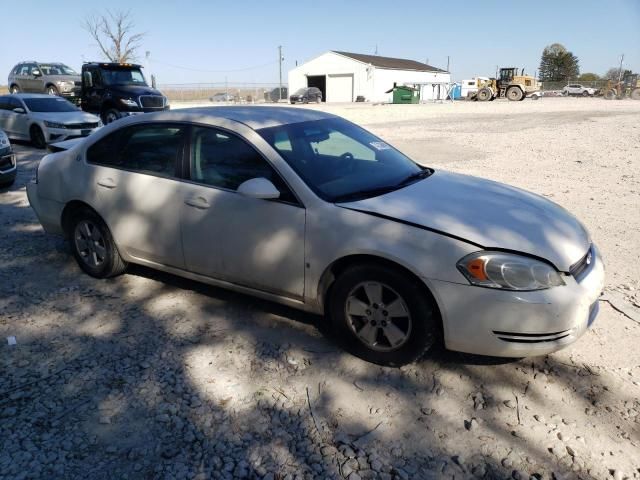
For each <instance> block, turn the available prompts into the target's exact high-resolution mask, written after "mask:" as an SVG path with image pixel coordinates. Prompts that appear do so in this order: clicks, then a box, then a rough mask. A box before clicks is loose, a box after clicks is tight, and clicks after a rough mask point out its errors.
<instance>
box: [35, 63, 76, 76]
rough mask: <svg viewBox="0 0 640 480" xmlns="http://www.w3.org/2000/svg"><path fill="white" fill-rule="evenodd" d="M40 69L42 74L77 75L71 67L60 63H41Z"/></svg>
mask: <svg viewBox="0 0 640 480" xmlns="http://www.w3.org/2000/svg"><path fill="white" fill-rule="evenodd" d="M40 71H41V72H42V74H43V75H78V73H77V72H76V71H75V70H74V69H73V68H71V67H67V66H66V65H64V64H62V63H41V64H40Z"/></svg>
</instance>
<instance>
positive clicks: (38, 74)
mask: <svg viewBox="0 0 640 480" xmlns="http://www.w3.org/2000/svg"><path fill="white" fill-rule="evenodd" d="M31 75H33V76H34V77H41V76H42V72H41V71H40V70H37V69H35V68H34V69H33V70H31Z"/></svg>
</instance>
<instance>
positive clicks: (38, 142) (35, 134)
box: [29, 125, 47, 148]
mask: <svg viewBox="0 0 640 480" xmlns="http://www.w3.org/2000/svg"><path fill="white" fill-rule="evenodd" d="M29 136H30V137H31V143H32V144H33V146H34V147H36V148H45V147H46V146H47V140H46V139H45V137H44V133H43V132H42V129H41V128H40V127H39V126H38V125H32V126H31V128H30V129H29Z"/></svg>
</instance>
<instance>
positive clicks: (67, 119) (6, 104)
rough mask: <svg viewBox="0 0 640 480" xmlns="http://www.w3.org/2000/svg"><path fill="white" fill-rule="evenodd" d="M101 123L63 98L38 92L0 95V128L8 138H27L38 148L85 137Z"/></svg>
mask: <svg viewBox="0 0 640 480" xmlns="http://www.w3.org/2000/svg"><path fill="white" fill-rule="evenodd" d="M101 126H102V122H101V121H100V118H99V117H97V116H95V115H93V114H91V113H87V112H83V111H82V110H80V109H79V108H78V107H76V106H75V105H74V104H72V103H71V102H69V101H67V100H66V99H64V98H62V97H57V96H52V95H46V94H37V93H31V94H29V93H18V94H11V95H2V96H0V128H1V129H3V130H4V131H5V132H6V134H7V135H8V136H9V137H10V138H14V139H16V140H29V141H31V143H32V144H33V145H34V146H36V147H38V148H44V147H45V146H46V145H47V144H48V143H51V142H60V141H63V140H68V139H71V138H77V137H86V136H88V135H90V134H91V133H92V132H94V131H95V130H96V129H98V128H100V127H101Z"/></svg>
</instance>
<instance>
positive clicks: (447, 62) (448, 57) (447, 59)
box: [447, 55, 449, 72]
mask: <svg viewBox="0 0 640 480" xmlns="http://www.w3.org/2000/svg"><path fill="white" fill-rule="evenodd" d="M448 71H449V55H447V72H448Z"/></svg>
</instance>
